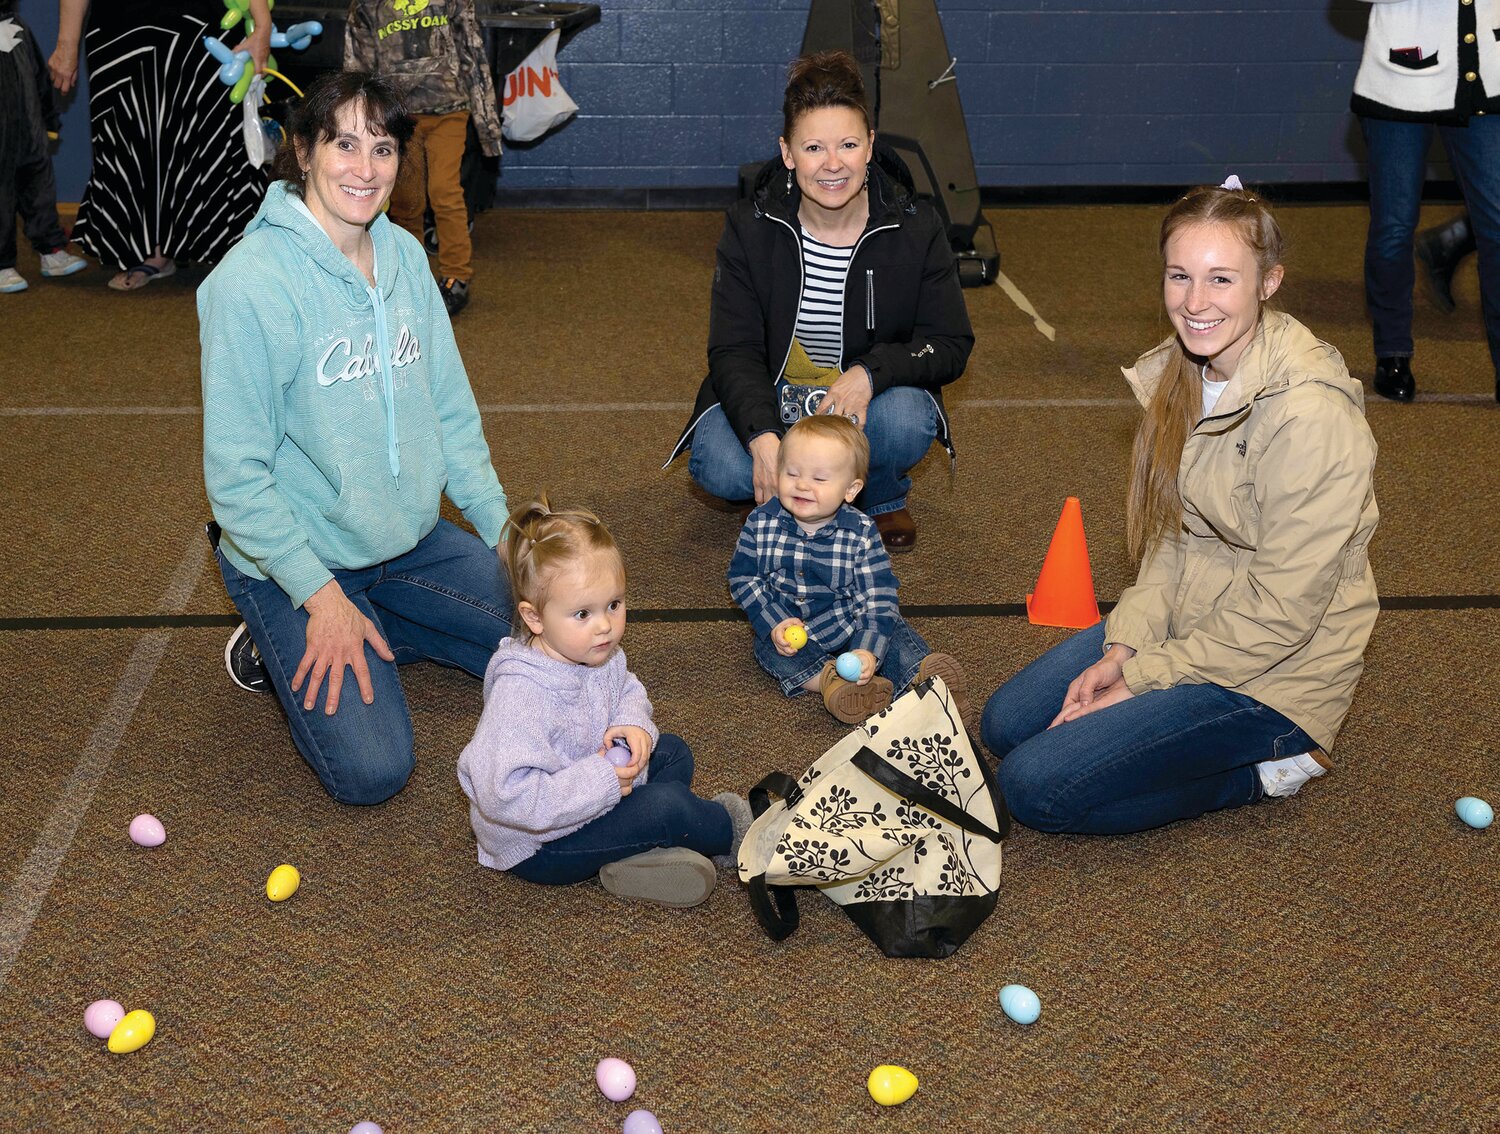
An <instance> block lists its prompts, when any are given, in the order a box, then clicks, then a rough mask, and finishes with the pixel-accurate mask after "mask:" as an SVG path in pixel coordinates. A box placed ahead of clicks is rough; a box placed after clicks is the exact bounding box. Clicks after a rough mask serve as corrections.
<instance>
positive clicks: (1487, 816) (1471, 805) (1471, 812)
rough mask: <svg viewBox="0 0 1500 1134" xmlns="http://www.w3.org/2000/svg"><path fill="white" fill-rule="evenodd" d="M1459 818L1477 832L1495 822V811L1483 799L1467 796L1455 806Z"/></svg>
mask: <svg viewBox="0 0 1500 1134" xmlns="http://www.w3.org/2000/svg"><path fill="white" fill-rule="evenodd" d="M1453 810H1454V811H1456V812H1457V813H1458V817H1459V818H1460V819H1462V820H1463V821H1464V822H1465V823H1467V824H1468V825H1469V826H1471V827H1473V828H1474V830H1476V831H1482V830H1484V829H1485V828H1486V827H1488V826H1489V825H1490V824H1491V823H1493V822H1494V821H1495V809H1494V808H1493V807H1491V806H1490V805H1489V804H1488V803H1486V802H1485V801H1484V800H1482V799H1478V798H1476V797H1475V796H1472V795H1466V796H1464V797H1463V798H1462V799H1460V800H1459V801H1458V802H1457V803H1455V804H1454V805H1453Z"/></svg>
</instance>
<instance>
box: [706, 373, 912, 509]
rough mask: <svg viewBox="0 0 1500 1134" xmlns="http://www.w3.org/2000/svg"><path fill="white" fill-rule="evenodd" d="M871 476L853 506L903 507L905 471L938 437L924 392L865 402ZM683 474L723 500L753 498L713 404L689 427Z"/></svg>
mask: <svg viewBox="0 0 1500 1134" xmlns="http://www.w3.org/2000/svg"><path fill="white" fill-rule="evenodd" d="M864 429H865V436H866V437H868V438H869V439H870V475H869V476H868V477H866V478H865V487H864V489H863V491H861V492H860V494H859V496H858V498H856V499H855V501H854V506H855V507H856V508H858V509H859V510H860V511H862V512H864V513H865V515H867V516H878V515H880V514H881V513H882V512H895V511H899V510H900V509H902V508H905V507H906V494H907V493H908V492H910V491H911V477H909V476H907V475H906V474H907V473H909V472H910V471H911V470H912V469H913V468H914V467H915V466H916V464H917V462H918V461H920V460H921V459H922V458H923V457H924V456H925V455H926V454H927V450H928V449H929V448H930V447H931V445H932V443H933V441H935V440H936V439H937V431H938V417H937V406H936V405H935V404H934V403H933V400H932V396H931V395H930V394H928V393H927V392H926V391H925V390H919V389H916V388H915V387H912V386H895V387H893V388H891V389H889V390H887V391H886V392H885V393H883V394H879V395H877V396H876V397H875V398H874V399H873V400H872V401H871V402H870V420H869V421H867V422H865V423H864ZM688 472H689V473H690V474H691V475H692V478H693V479H694V480H696V481H697V482H698V483H699V484H700V485H701V486H702V487H703V489H704V490H705V491H707V492H710V493H712V494H713V495H714V496H718V497H721V498H723V499H725V500H753V499H754V498H755V478H754V466H753V463H752V461H751V459H750V454H749V452H747V451H746V449H745V447H744V446H743V445H741V444H740V439H739V437H737V436H736V435H735V432H734V429H733V428H732V427H731V426H730V424H729V419H728V418H727V417H725V416H724V410H723V409H722V408H721V407H719V406H714V408H713V409H711V410H709V411H708V412H707V413H706V414H704V415H703V417H702V418H701V419H700V420H699V422H698V425H697V427H696V428H694V430H693V447H692V449H691V450H690V451H689V452H688Z"/></svg>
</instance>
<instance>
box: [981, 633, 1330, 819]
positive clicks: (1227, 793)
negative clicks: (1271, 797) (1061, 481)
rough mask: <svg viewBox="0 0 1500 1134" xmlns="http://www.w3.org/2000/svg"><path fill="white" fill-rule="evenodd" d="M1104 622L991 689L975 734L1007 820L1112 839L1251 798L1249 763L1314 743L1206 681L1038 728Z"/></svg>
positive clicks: (1096, 651) (1094, 653)
mask: <svg viewBox="0 0 1500 1134" xmlns="http://www.w3.org/2000/svg"><path fill="white" fill-rule="evenodd" d="M1103 648H1104V624H1103V623H1102V622H1101V623H1100V624H1099V625H1097V626H1095V627H1094V628H1093V629H1091V630H1084V631H1082V632H1081V633H1078V634H1075V635H1073V636H1072V637H1071V638H1069V639H1068V640H1067V641H1065V642H1063V643H1061V644H1060V645H1057V646H1055V647H1053V648H1052V649H1050V650H1048V651H1047V652H1046V653H1045V654H1043V655H1042V656H1041V657H1039V658H1038V659H1037V660H1036V661H1034V662H1032V663H1031V664H1030V665H1029V666H1027V667H1026V668H1025V669H1023V670H1022V671H1021V672H1020V673H1018V674H1016V676H1015V677H1012V678H1011V679H1010V680H1009V681H1007V682H1006V683H1005V684H1004V685H1002V686H1001V687H1000V688H999V689H998V690H997V691H996V692H995V695H994V696H993V697H991V698H990V701H989V704H988V705H986V706H985V707H984V720H983V723H982V724H981V725H980V732H981V735H982V736H983V738H984V742H985V744H986V745H987V746H988V747H989V749H990V751H991V752H993V753H994V754H995V755H996V756H998V757H1000V758H1001V764H1000V777H999V778H1000V786H1001V788H1002V789H1003V790H1004V792H1005V802H1006V803H1007V804H1009V806H1010V810H1011V814H1012V815H1014V816H1015V817H1016V819H1017V820H1019V821H1020V822H1022V823H1024V824H1026V826H1028V827H1032V828H1034V829H1036V830H1038V831H1060V832H1069V833H1072V834H1082V835H1118V834H1124V833H1126V832H1129V831H1145V830H1148V829H1149V828H1152V827H1160V826H1162V825H1163V824H1166V823H1171V822H1174V821H1175V820H1178V819H1193V818H1196V817H1197V816H1199V815H1202V814H1203V813H1204V812H1206V811H1217V810H1219V809H1220V808H1225V807H1241V806H1243V805H1244V804H1247V803H1254V802H1256V801H1257V800H1259V799H1260V798H1261V795H1262V791H1261V786H1260V777H1259V776H1258V775H1257V774H1256V771H1255V767H1254V765H1256V764H1258V763H1259V762H1260V761H1262V760H1272V759H1278V758H1280V757H1284V756H1294V755H1297V754H1298V753H1302V752H1309V751H1311V750H1312V749H1313V748H1315V747H1316V745H1315V744H1314V743H1313V740H1312V738H1311V737H1309V736H1308V735H1307V734H1306V733H1305V732H1303V731H1302V730H1301V729H1300V728H1298V727H1297V726H1296V725H1294V724H1293V723H1292V722H1291V721H1289V720H1287V718H1286V717H1284V716H1282V715H1281V714H1280V713H1278V712H1277V711H1276V710H1275V709H1269V708H1267V707H1266V706H1264V705H1262V704H1261V703H1260V702H1258V701H1256V700H1254V699H1253V698H1250V697H1246V696H1245V695H1244V694H1243V693H1235V692H1233V691H1231V690H1229V689H1224V688H1221V687H1220V686H1217V685H1177V686H1173V687H1172V688H1171V689H1161V690H1155V691H1153V692H1150V693H1142V694H1141V695H1139V696H1137V697H1132V698H1130V699H1129V700H1128V701H1122V702H1120V703H1118V704H1115V705H1111V706H1110V707H1109V708H1107V709H1100V710H1099V711H1098V712H1094V713H1090V714H1089V715H1088V716H1085V717H1080V718H1078V719H1077V720H1074V721H1069V722H1068V723H1067V724H1062V725H1058V726H1057V727H1056V728H1054V729H1049V728H1048V727H1047V726H1048V725H1049V724H1051V723H1052V720H1053V718H1054V717H1056V716H1057V714H1058V712H1059V711H1060V710H1061V709H1062V703H1063V697H1064V695H1065V694H1066V693H1067V691H1068V685H1069V683H1070V682H1071V681H1072V680H1073V679H1074V678H1075V677H1077V676H1078V675H1079V674H1080V673H1082V672H1083V671H1084V670H1085V669H1087V668H1088V667H1089V666H1091V665H1093V664H1094V662H1096V661H1098V660H1099V659H1100V658H1101V657H1102V656H1103Z"/></svg>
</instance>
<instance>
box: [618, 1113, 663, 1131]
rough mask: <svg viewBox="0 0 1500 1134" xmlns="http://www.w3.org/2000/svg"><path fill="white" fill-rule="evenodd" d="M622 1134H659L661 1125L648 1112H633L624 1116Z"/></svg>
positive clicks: (654, 1116)
mask: <svg viewBox="0 0 1500 1134" xmlns="http://www.w3.org/2000/svg"><path fill="white" fill-rule="evenodd" d="M623 1134H661V1123H660V1122H658V1121H656V1115H654V1114H652V1113H651V1112H650V1111H649V1110H633V1111H631V1112H630V1113H629V1114H627V1115H626V1116H625V1128H624V1131H623Z"/></svg>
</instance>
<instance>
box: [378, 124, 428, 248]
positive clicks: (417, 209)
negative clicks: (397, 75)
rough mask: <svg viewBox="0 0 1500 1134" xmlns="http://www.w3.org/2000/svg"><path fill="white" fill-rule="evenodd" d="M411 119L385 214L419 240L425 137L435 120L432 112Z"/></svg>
mask: <svg viewBox="0 0 1500 1134" xmlns="http://www.w3.org/2000/svg"><path fill="white" fill-rule="evenodd" d="M412 121H413V122H414V123H415V128H414V129H413V130H412V134H411V140H410V141H409V142H407V143H406V152H405V153H403V154H402V155H401V169H400V170H399V171H398V172H397V174H396V184H395V186H394V187H393V188H392V189H391V203H390V209H389V211H388V215H389V216H390V218H391V223H392V224H399V225H400V226H401V227H402V228H404V229H406V231H407V232H409V233H411V234H412V235H413V236H415V237H416V238H417V242H418V243H421V241H422V215H423V214H424V213H426V212H427V140H428V137H429V136H430V135H431V133H432V128H433V126H434V124H435V123H436V122H437V121H438V119H437V118H435V117H434V116H433V115H431V114H413V115H412Z"/></svg>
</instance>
